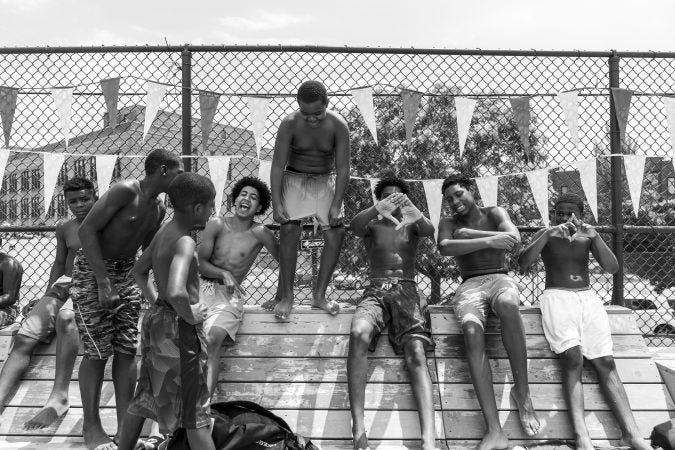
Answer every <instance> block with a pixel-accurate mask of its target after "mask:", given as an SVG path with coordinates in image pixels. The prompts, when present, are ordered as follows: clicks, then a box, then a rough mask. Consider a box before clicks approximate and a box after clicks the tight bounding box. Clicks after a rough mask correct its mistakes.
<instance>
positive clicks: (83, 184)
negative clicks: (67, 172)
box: [63, 177, 98, 199]
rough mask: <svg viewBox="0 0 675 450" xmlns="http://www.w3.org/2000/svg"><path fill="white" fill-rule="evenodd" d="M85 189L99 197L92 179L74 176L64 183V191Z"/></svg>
mask: <svg viewBox="0 0 675 450" xmlns="http://www.w3.org/2000/svg"><path fill="white" fill-rule="evenodd" d="M84 189H88V190H90V191H91V193H92V194H93V195H94V198H95V199H96V198H98V196H97V195H96V189H95V188H94V183H92V182H91V181H90V180H88V179H86V178H82V177H74V178H71V179H69V180H68V181H66V182H65V183H64V184H63V193H64V194H65V193H66V192H77V191H81V190H84Z"/></svg>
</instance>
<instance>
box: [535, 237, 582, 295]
mask: <svg viewBox="0 0 675 450" xmlns="http://www.w3.org/2000/svg"><path fill="white" fill-rule="evenodd" d="M590 248H591V240H590V239H589V238H587V237H577V238H576V239H574V240H573V241H572V242H570V241H569V240H567V239H563V238H559V237H551V238H550V239H549V241H548V243H547V244H546V246H544V248H543V250H542V251H541V259H542V260H543V261H544V267H545V268H546V287H547V288H564V289H583V288H587V287H588V286H589V275H588V259H589V257H588V255H589V251H590Z"/></svg>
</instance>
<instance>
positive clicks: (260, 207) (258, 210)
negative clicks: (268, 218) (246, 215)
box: [255, 205, 262, 214]
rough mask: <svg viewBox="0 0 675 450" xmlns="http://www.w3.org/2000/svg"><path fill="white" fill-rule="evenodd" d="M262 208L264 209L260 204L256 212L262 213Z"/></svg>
mask: <svg viewBox="0 0 675 450" xmlns="http://www.w3.org/2000/svg"><path fill="white" fill-rule="evenodd" d="M261 209H262V205H258V209H256V210H255V213H256V214H260V210H261Z"/></svg>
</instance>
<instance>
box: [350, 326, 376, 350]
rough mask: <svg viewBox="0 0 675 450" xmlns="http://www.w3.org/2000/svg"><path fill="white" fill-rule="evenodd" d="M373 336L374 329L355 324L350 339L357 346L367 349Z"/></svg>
mask: <svg viewBox="0 0 675 450" xmlns="http://www.w3.org/2000/svg"><path fill="white" fill-rule="evenodd" d="M372 338H373V333H372V330H371V329H369V328H368V327H365V326H353V327H352V330H351V332H350V334H349V341H350V343H351V345H352V346H353V347H355V348H357V349H358V348H362V349H366V348H368V346H369V345H370V341H371V339H372Z"/></svg>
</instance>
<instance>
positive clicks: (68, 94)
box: [49, 88, 74, 202]
mask: <svg viewBox="0 0 675 450" xmlns="http://www.w3.org/2000/svg"><path fill="white" fill-rule="evenodd" d="M73 91H74V88H55V89H51V92H52V98H53V99H54V106H55V107H56V113H57V114H58V115H59V122H60V123H61V134H63V139H65V141H66V148H68V137H69V136H70V113H71V110H72V107H73ZM49 201H50V202H51V197H50V198H49Z"/></svg>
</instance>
